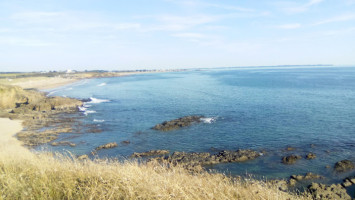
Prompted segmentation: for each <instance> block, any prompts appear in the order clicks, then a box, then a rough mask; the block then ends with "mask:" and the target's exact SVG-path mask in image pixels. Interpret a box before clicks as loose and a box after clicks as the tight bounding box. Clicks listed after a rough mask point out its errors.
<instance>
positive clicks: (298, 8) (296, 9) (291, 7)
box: [280, 0, 324, 14]
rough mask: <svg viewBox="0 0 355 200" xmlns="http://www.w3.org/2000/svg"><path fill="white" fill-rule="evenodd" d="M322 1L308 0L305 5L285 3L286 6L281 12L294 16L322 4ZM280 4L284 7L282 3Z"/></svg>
mask: <svg viewBox="0 0 355 200" xmlns="http://www.w3.org/2000/svg"><path fill="white" fill-rule="evenodd" d="M323 1H324V0H309V1H308V2H307V3H305V4H295V3H291V2H287V4H288V5H287V6H284V7H283V10H284V11H285V12H286V13H288V14H296V13H302V12H306V11H308V10H309V9H310V8H311V7H312V6H315V5H317V4H320V3H322V2H323ZM280 4H283V5H285V3H284V2H281V3H280Z"/></svg>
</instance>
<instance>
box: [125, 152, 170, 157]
mask: <svg viewBox="0 0 355 200" xmlns="http://www.w3.org/2000/svg"><path fill="white" fill-rule="evenodd" d="M166 154H169V151H168V150H151V151H146V152H142V153H136V152H135V153H133V154H132V155H131V157H132V158H140V157H148V156H161V155H166Z"/></svg>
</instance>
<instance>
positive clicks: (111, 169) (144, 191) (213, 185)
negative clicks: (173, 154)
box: [0, 145, 307, 199]
mask: <svg viewBox="0 0 355 200" xmlns="http://www.w3.org/2000/svg"><path fill="white" fill-rule="evenodd" d="M0 177H1V178H0V199H307V197H304V196H297V195H291V194H288V193H285V192H281V191H280V190H278V188H276V186H273V185H268V184H266V183H264V182H259V181H253V180H249V181H240V180H235V179H232V178H229V177H226V176H225V175H222V174H215V173H214V174H212V173H207V172H197V173H196V172H195V173H191V172H190V171H187V170H186V169H184V168H182V167H179V166H175V167H168V166H166V165H161V164H157V163H152V164H146V165H145V164H139V163H138V162H128V161H127V162H124V163H120V162H118V161H114V160H95V161H91V160H85V161H80V160H77V159H75V158H73V156H63V155H55V156H53V155H51V154H48V153H47V154H46V153H40V154H33V153H31V152H29V151H28V150H27V149H26V148H24V147H21V146H20V147H19V146H18V145H2V146H1V147H0Z"/></svg>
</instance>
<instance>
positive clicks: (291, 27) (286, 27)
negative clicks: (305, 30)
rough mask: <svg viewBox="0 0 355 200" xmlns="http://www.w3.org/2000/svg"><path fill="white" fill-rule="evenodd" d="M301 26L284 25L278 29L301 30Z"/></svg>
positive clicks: (296, 24) (294, 24)
mask: <svg viewBox="0 0 355 200" xmlns="http://www.w3.org/2000/svg"><path fill="white" fill-rule="evenodd" d="M301 26H302V25H301V24H299V23H293V24H282V25H279V26H276V28H280V29H298V28H301Z"/></svg>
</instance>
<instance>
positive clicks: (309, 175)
mask: <svg viewBox="0 0 355 200" xmlns="http://www.w3.org/2000/svg"><path fill="white" fill-rule="evenodd" d="M290 178H291V179H295V180H296V181H303V180H312V179H323V178H324V177H323V176H321V175H318V174H313V173H312V172H309V173H307V174H306V175H292V176H291V177H290Z"/></svg>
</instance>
